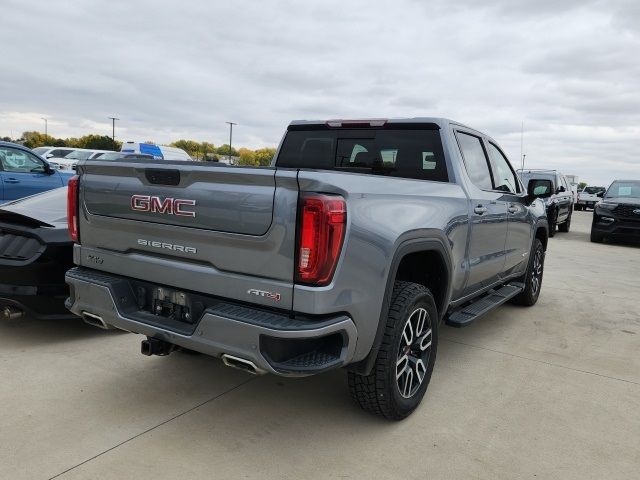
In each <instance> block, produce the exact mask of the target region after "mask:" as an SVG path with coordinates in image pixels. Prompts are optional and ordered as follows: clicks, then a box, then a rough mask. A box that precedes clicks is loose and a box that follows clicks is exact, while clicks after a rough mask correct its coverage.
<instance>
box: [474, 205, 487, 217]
mask: <svg viewBox="0 0 640 480" xmlns="http://www.w3.org/2000/svg"><path fill="white" fill-rule="evenodd" d="M473 211H474V212H475V213H476V214H477V215H482V214H484V213H487V207H483V206H482V205H478V206H477V207H476V208H474V209H473Z"/></svg>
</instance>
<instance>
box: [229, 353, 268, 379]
mask: <svg viewBox="0 0 640 480" xmlns="http://www.w3.org/2000/svg"><path fill="white" fill-rule="evenodd" d="M222 363H224V364H225V365H226V366H227V367H232V368H237V369H238V370H244V371H245V372H249V373H251V374H253V375H262V374H263V373H266V372H265V371H264V370H262V369H260V368H258V367H256V364H255V363H253V362H252V361H251V360H246V359H244V358H240V357H234V356H233V355H229V354H226V353H224V354H222Z"/></svg>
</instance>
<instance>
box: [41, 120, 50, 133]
mask: <svg viewBox="0 0 640 480" xmlns="http://www.w3.org/2000/svg"><path fill="white" fill-rule="evenodd" d="M40 118H41V119H42V120H44V136H45V137H47V136H48V135H49V132H48V128H47V119H46V118H44V117H40Z"/></svg>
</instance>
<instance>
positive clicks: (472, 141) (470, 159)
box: [457, 132, 493, 190]
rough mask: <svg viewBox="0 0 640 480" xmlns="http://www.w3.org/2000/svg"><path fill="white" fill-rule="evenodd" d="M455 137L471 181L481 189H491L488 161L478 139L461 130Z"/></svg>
mask: <svg viewBox="0 0 640 480" xmlns="http://www.w3.org/2000/svg"><path fill="white" fill-rule="evenodd" d="M457 137H458V143H459V145H460V151H461V152H462V156H463V157H464V164H465V167H466V169H467V173H468V174H469V178H470V179H471V181H472V182H473V183H474V185H476V186H477V187H478V188H481V189H482V190H493V183H492V182H491V171H490V170H489V163H488V162H487V157H486V155H485V154H484V148H482V143H481V141H480V139H479V138H478V137H474V136H473V135H469V134H467V133H462V132H458V135H457Z"/></svg>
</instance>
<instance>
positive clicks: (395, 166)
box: [277, 129, 449, 182]
mask: <svg viewBox="0 0 640 480" xmlns="http://www.w3.org/2000/svg"><path fill="white" fill-rule="evenodd" d="M277 166H279V167H290V168H313V169H323V170H341V171H351V172H362V173H370V174H374V175H386V176H390V177H402V178H414V179H420V180H433V181H438V182H448V181H449V175H448V172H447V166H446V162H445V159H444V153H443V150H442V142H441V140H440V132H439V130H409V129H380V130H374V129H361V130H359V129H339V130H301V131H296V130H294V131H289V132H288V133H287V136H286V138H285V140H284V143H283V144H282V148H281V149H280V154H279V155H278V160H277Z"/></svg>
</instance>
